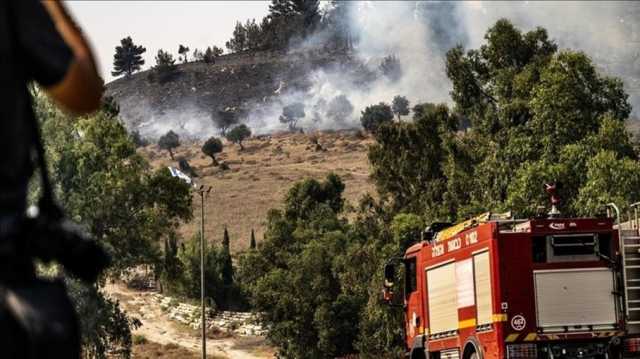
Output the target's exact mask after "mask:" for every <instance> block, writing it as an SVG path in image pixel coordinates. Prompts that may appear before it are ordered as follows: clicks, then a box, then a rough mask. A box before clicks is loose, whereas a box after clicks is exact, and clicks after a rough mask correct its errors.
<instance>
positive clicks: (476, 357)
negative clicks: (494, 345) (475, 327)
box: [462, 337, 483, 359]
mask: <svg viewBox="0 0 640 359" xmlns="http://www.w3.org/2000/svg"><path fill="white" fill-rule="evenodd" d="M463 348H464V349H463V351H462V359H482V357H483V355H482V352H481V351H480V350H481V349H480V348H481V346H480V345H479V344H478V340H477V339H476V338H474V337H471V338H469V339H467V343H466V344H465V345H464V347H463Z"/></svg>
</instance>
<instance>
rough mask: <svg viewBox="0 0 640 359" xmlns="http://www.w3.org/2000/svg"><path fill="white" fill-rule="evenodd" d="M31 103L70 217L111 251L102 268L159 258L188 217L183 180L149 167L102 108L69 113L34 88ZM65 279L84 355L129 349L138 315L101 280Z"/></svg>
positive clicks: (59, 194) (157, 261) (153, 262)
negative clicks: (133, 315) (132, 315)
mask: <svg viewBox="0 0 640 359" xmlns="http://www.w3.org/2000/svg"><path fill="white" fill-rule="evenodd" d="M34 109H35V112H36V115H37V117H38V118H39V119H40V120H42V124H43V127H42V132H43V134H44V136H43V139H44V147H45V150H46V153H47V154H48V155H50V157H49V160H50V162H49V164H50V170H51V181H52V184H53V185H54V186H55V188H56V193H57V197H58V200H59V202H60V204H61V205H62V206H63V207H64V209H65V211H66V212H67V214H68V216H69V218H73V219H74V221H78V222H79V223H80V224H81V225H82V227H83V229H84V230H85V231H87V232H88V233H90V235H91V237H93V238H94V239H95V240H96V241H98V242H99V243H100V244H101V245H102V246H103V247H104V248H105V249H106V250H107V251H108V253H109V254H110V257H111V259H112V265H111V267H110V268H109V273H108V274H107V275H108V276H112V275H113V276H115V275H118V274H120V273H122V272H124V271H127V270H129V269H131V268H134V267H136V266H139V265H143V264H146V265H158V264H160V263H161V256H160V252H161V251H160V246H161V245H162V242H163V240H164V238H165V236H166V235H168V233H169V232H172V231H174V230H175V229H176V228H177V226H178V224H179V223H181V222H183V221H188V220H190V219H191V215H192V214H191V213H192V212H191V199H192V197H191V192H190V188H189V186H188V185H187V184H185V183H183V182H182V181H180V180H178V179H175V178H173V177H171V174H170V173H169V171H168V170H167V169H164V168H163V169H160V170H158V171H155V172H152V171H151V170H150V168H151V166H150V165H149V163H148V162H147V161H146V160H145V159H144V158H143V157H141V156H140V155H139V154H138V153H137V152H136V150H135V145H134V143H133V141H132V139H131V136H130V135H129V134H128V133H127V131H126V128H125V127H124V125H123V124H122V122H121V121H120V120H119V119H117V118H116V117H114V116H112V114H110V113H109V112H107V111H105V110H101V111H98V112H97V113H94V114H91V115H88V116H83V117H82V118H76V119H72V118H71V117H69V116H68V115H66V114H64V113H62V112H60V111H59V110H57V109H56V108H55V107H54V106H53V104H52V103H51V102H50V101H49V100H47V99H46V98H44V97H42V96H41V95H38V94H37V92H36V94H35V95H34ZM34 187H37V186H34ZM31 190H33V191H38V188H31ZM96 199H99V201H97V200H96ZM62 275H63V274H62V273H61V274H59V275H58V276H62ZM65 282H66V284H67V288H68V291H69V295H70V297H71V299H72V301H73V303H74V306H75V307H76V311H77V313H78V319H79V323H80V327H81V329H82V330H81V332H82V347H83V355H84V356H85V357H95V358H106V356H107V354H108V353H118V355H122V356H123V357H128V355H129V354H130V353H131V344H132V343H131V329H132V328H135V327H136V326H137V325H138V323H139V322H138V321H136V320H135V319H132V318H128V317H127V316H126V314H125V313H124V311H122V310H121V308H120V307H119V305H118V303H117V301H114V300H111V299H109V298H107V297H105V295H104V294H103V290H101V289H100V286H102V285H103V284H101V283H98V285H95V286H94V285H84V284H82V283H79V282H78V281H76V280H75V279H70V278H66V279H65Z"/></svg>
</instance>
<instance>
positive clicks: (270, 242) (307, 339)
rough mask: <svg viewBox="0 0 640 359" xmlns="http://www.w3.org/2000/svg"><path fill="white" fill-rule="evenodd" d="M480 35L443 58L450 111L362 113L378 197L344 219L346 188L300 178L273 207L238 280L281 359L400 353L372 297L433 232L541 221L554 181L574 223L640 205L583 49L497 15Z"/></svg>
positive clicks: (397, 338) (618, 123)
mask: <svg viewBox="0 0 640 359" xmlns="http://www.w3.org/2000/svg"><path fill="white" fill-rule="evenodd" d="M283 11H284V10H283ZM485 39H486V43H485V44H483V45H482V46H481V47H480V48H479V49H477V50H469V51H467V52H465V51H464V50H463V49H462V48H461V47H456V48H453V49H451V50H450V51H449V52H448V54H447V64H446V65H447V75H448V76H449V78H450V79H451V81H452V83H453V91H452V97H453V100H454V101H453V102H454V107H453V108H452V109H450V108H449V107H448V106H447V105H444V104H440V105H436V104H429V103H423V104H418V105H416V106H414V107H413V121H410V122H395V123H394V122H393V121H392V120H393V113H394V112H393V111H392V108H391V107H389V106H388V105H385V104H379V105H374V106H370V107H368V108H367V109H365V111H363V115H362V124H363V127H365V129H367V130H369V131H370V132H372V133H373V135H374V139H375V143H374V144H373V145H371V146H370V149H369V161H370V163H371V178H372V180H373V181H374V183H375V185H376V189H377V191H378V196H377V197H378V198H379V200H378V201H376V200H374V199H373V198H372V197H371V196H365V197H364V198H363V199H362V201H361V202H360V206H359V208H358V209H357V211H356V212H355V215H353V216H351V217H350V218H352V220H351V222H350V223H349V222H347V221H346V220H345V219H344V218H345V217H346V216H345V213H343V208H344V206H343V202H342V197H341V194H342V192H343V190H344V186H343V185H342V182H341V181H340V180H339V179H337V178H329V179H327V180H326V181H324V182H318V181H315V180H305V181H303V182H300V183H297V184H295V185H294V186H293V187H292V188H291V189H290V190H289V192H288V194H287V196H286V199H285V201H284V207H283V209H282V210H272V211H270V212H269V215H268V217H267V229H266V233H265V239H264V241H263V242H261V245H260V248H258V249H257V250H255V251H247V252H245V253H244V254H243V255H242V256H241V257H240V260H239V263H240V265H239V267H238V270H237V275H238V277H239V278H240V279H241V281H242V283H243V285H244V286H245V290H246V291H247V292H248V293H250V295H251V301H252V303H253V304H254V306H255V309H256V310H257V311H258V312H261V313H263V316H262V320H263V322H264V323H265V324H266V325H267V327H268V328H269V334H268V335H269V339H270V340H271V341H272V342H273V343H274V344H275V345H276V346H277V347H278V350H279V355H280V356H282V357H300V358H325V357H340V356H345V355H347V354H352V353H355V352H357V353H358V355H360V356H361V357H399V356H401V355H402V354H401V353H402V352H403V349H404V348H403V343H402V328H403V324H402V321H403V316H402V310H398V309H390V308H386V307H384V306H382V305H381V304H380V302H379V300H378V296H379V291H380V288H381V283H382V268H383V265H384V263H385V261H386V260H387V259H388V258H389V257H391V256H397V255H401V254H402V253H403V251H404V250H406V248H407V247H408V246H410V245H411V244H412V243H414V242H416V241H417V240H419V238H420V233H421V231H422V229H423V228H424V227H425V225H426V224H428V223H432V222H434V221H458V220H461V219H464V218H467V217H468V216H470V215H474V214H477V213H478V212H480V211H486V210H492V211H504V210H507V209H511V210H514V212H515V213H516V215H517V216H518V217H523V216H530V215H533V214H535V212H536V209H537V207H538V206H540V205H545V204H547V202H548V198H547V195H546V194H545V193H544V190H543V184H544V183H545V182H550V181H558V182H560V184H561V186H560V190H559V191H560V195H561V197H562V199H563V201H562V203H561V210H562V211H563V212H564V213H563V214H564V215H566V216H572V215H581V216H592V215H598V214H600V213H601V212H602V205H603V204H605V203H607V202H611V201H613V202H616V203H618V204H624V203H626V204H628V203H630V202H634V201H637V200H639V199H640V198H639V197H640V190H639V188H640V164H639V162H638V154H637V152H636V150H635V149H634V148H633V145H632V141H631V138H630V136H629V134H628V133H627V131H626V130H625V126H624V121H625V120H626V119H627V117H628V115H629V111H630V107H629V105H628V102H627V94H626V93H625V92H624V91H623V88H622V84H621V82H620V81H619V80H617V79H612V78H608V77H605V76H602V75H601V74H599V73H598V71H597V70H596V69H595V68H594V66H593V64H592V63H591V60H590V59H589V58H588V57H587V56H586V55H585V54H583V53H580V52H572V51H568V50H567V51H563V52H559V53H558V52H557V46H556V45H555V43H553V41H551V40H550V39H549V38H548V36H547V33H546V31H545V30H544V29H541V28H537V29H535V30H533V31H530V32H525V33H523V32H521V31H520V30H519V29H517V28H515V27H514V26H513V25H512V24H511V23H510V22H509V21H507V20H500V21H498V22H497V23H496V24H495V25H494V26H493V27H491V28H490V29H489V30H488V31H487V34H486V36H485ZM398 77H399V76H398ZM398 102H400V101H398ZM402 102H404V101H402ZM400 107H403V109H402V111H403V112H404V111H406V112H408V111H407V110H408V104H406V106H398V108H400ZM396 113H399V111H396ZM381 124H384V125H381ZM461 127H465V129H467V127H468V130H467V131H460V128H461ZM623 209H625V207H624V206H623Z"/></svg>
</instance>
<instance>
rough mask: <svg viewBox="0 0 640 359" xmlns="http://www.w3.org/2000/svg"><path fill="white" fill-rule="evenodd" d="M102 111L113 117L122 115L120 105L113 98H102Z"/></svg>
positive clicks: (106, 96)
mask: <svg viewBox="0 0 640 359" xmlns="http://www.w3.org/2000/svg"><path fill="white" fill-rule="evenodd" d="M100 110H101V111H102V112H104V113H105V114H107V115H109V116H112V117H118V115H120V105H118V102H117V101H116V99H115V98H113V96H109V95H105V96H102V104H101V106H100Z"/></svg>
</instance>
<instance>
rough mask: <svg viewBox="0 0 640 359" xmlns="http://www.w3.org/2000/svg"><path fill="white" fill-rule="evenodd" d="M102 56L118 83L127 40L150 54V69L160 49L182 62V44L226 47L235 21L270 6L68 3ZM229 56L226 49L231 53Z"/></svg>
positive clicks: (258, 16)
mask: <svg viewBox="0 0 640 359" xmlns="http://www.w3.org/2000/svg"><path fill="white" fill-rule="evenodd" d="M65 3H66V4H67V6H68V8H69V9H70V11H71V12H72V16H73V17H74V18H75V20H76V21H77V22H78V24H79V25H80V27H81V28H82V29H83V31H84V32H85V33H86V34H87V36H88V38H89V39H90V41H91V44H92V46H93V48H94V51H95V52H96V54H97V60H98V62H99V65H98V66H99V67H100V71H101V74H102V76H103V78H104V79H105V81H107V82H109V81H111V80H113V76H111V70H112V69H113V54H114V52H115V47H116V46H117V45H119V44H120V40H121V39H122V38H124V37H127V36H131V38H132V39H133V42H134V43H135V44H137V45H142V46H144V47H145V48H146V49H147V52H146V53H145V54H144V55H143V56H144V59H145V65H144V68H147V67H149V66H152V65H153V64H154V63H155V60H154V57H155V55H156V54H157V52H158V50H159V49H164V50H169V51H170V52H171V53H172V54H173V55H174V58H177V57H178V45H179V44H183V45H185V46H188V47H189V48H190V51H189V56H190V55H191V53H192V52H193V50H194V49H195V48H199V49H203V48H206V47H207V46H213V45H217V46H218V47H222V48H224V43H225V42H226V41H227V40H228V39H229V38H230V37H231V33H232V32H233V28H234V25H235V22H236V21H237V20H241V21H245V20H246V19H249V18H256V19H261V18H262V17H264V16H265V15H266V14H267V12H268V8H269V2H268V1H156V2H149V1H95V0H92V1H65ZM225 51H226V48H225Z"/></svg>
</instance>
